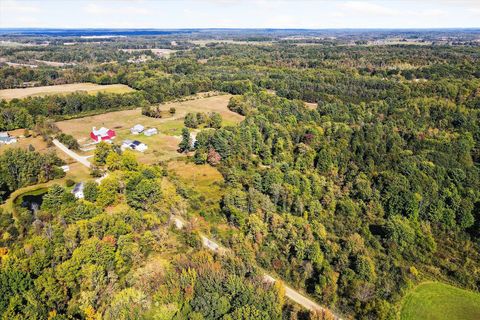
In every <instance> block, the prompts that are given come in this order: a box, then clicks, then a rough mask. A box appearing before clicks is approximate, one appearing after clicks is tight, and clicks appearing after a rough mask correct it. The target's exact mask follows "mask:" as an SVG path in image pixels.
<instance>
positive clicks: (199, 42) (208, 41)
mask: <svg viewBox="0 0 480 320" xmlns="http://www.w3.org/2000/svg"><path fill="white" fill-rule="evenodd" d="M190 42H191V43H193V44H196V45H197V46H200V47H205V46H206V45H208V44H212V43H224V44H241V45H256V46H263V45H268V46H271V45H272V44H273V41H241V40H233V39H221V40H217V39H205V40H192V41H190Z"/></svg>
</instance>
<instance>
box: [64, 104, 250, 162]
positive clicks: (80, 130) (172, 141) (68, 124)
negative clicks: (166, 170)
mask: <svg viewBox="0 0 480 320" xmlns="http://www.w3.org/2000/svg"><path fill="white" fill-rule="evenodd" d="M230 97H231V95H217V96H213V97H205V98H198V99H195V100H186V101H179V102H171V103H166V104H163V105H161V106H160V108H161V109H162V110H164V111H168V110H169V109H170V108H175V110H176V113H175V114H174V115H173V116H171V115H169V114H168V112H164V113H163V114H164V115H166V117H163V118H160V119H157V118H150V117H147V116H144V115H142V110H141V108H136V109H132V110H122V111H115V112H108V113H104V114H99V115H93V116H88V117H83V118H77V119H70V120H64V121H60V122H57V123H56V124H57V126H58V127H59V128H60V130H62V132H64V133H67V134H71V135H72V136H74V137H75V138H76V139H77V140H78V142H79V143H80V145H84V144H87V143H89V142H91V139H90V137H89V134H90V131H91V130H92V127H97V128H99V127H106V128H109V129H113V130H115V132H116V134H117V137H116V138H115V142H116V143H118V144H121V143H122V141H123V140H124V139H130V140H139V141H141V142H143V143H145V144H147V146H148V150H147V151H145V152H144V153H140V152H138V153H137V158H138V160H139V161H140V162H142V163H147V164H151V163H155V162H158V161H163V160H169V159H172V158H176V157H180V156H182V155H181V154H179V153H178V152H177V149H178V144H179V142H180V134H181V131H182V128H183V127H184V125H183V119H184V117H185V115H186V114H187V113H188V112H206V113H208V112H218V113H220V114H221V115H222V118H223V125H234V124H236V123H238V122H240V121H242V120H243V116H241V115H239V114H237V113H235V112H232V111H230V110H229V109H228V108H227V105H228V102H229V100H230ZM136 124H141V125H143V126H144V127H145V128H152V127H153V128H157V130H158V132H159V134H158V135H154V136H151V137H146V136H144V135H143V134H139V135H133V134H131V133H130V128H132V127H133V126H134V125H136ZM90 154H91V153H90Z"/></svg>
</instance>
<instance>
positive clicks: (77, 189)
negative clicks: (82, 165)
mask: <svg viewBox="0 0 480 320" xmlns="http://www.w3.org/2000/svg"><path fill="white" fill-rule="evenodd" d="M81 191H83V182H79V183H77V184H76V185H75V187H74V188H73V193H78V192H81Z"/></svg>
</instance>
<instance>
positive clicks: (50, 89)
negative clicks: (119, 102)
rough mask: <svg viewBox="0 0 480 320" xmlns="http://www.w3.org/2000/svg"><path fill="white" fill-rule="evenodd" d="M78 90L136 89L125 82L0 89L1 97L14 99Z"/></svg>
mask: <svg viewBox="0 0 480 320" xmlns="http://www.w3.org/2000/svg"><path fill="white" fill-rule="evenodd" d="M77 91H86V92H88V93H89V94H97V93H98V92H108V93H126V92H131V91H135V90H134V89H132V88H130V87H129V86H127V85H124V84H108V85H100V84H95V83H87V82H86V83H71V84H61V85H56V86H44V87H31V88H18V89H4V90H0V99H5V100H12V99H15V98H17V99H22V98H26V97H40V96H47V95H52V94H67V93H72V92H77Z"/></svg>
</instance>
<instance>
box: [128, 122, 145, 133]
mask: <svg viewBox="0 0 480 320" xmlns="http://www.w3.org/2000/svg"><path fill="white" fill-rule="evenodd" d="M143 130H145V127H144V126H142V125H141V124H136V125H134V126H133V127H132V128H131V129H130V132H131V133H132V134H140V133H142V132H143Z"/></svg>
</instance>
